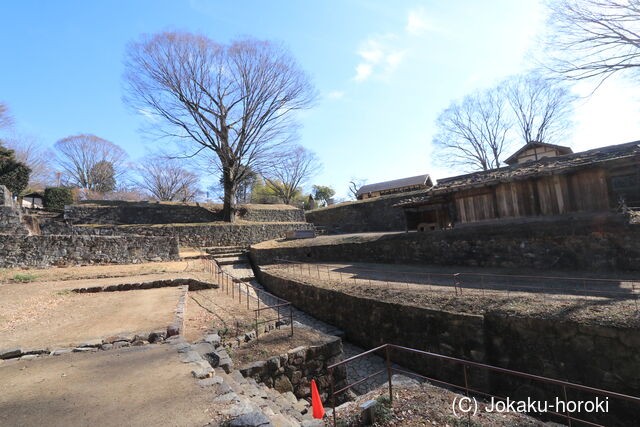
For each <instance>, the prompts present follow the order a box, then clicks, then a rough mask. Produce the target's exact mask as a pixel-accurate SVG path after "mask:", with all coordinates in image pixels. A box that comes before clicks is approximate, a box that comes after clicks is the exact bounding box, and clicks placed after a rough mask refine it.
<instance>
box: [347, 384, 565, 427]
mask: <svg viewBox="0 0 640 427" xmlns="http://www.w3.org/2000/svg"><path fill="white" fill-rule="evenodd" d="M462 396H463V395H462V394H459V393H454V392H452V391H450V390H447V389H444V388H440V387H436V386H432V385H429V384H421V385H417V386H394V387H393V404H392V405H391V404H390V403H389V394H388V389H387V388H386V386H383V387H380V388H378V389H376V390H373V391H371V392H369V393H367V394H365V395H362V396H359V397H358V399H357V400H356V401H355V402H354V403H353V404H350V405H349V406H348V407H347V408H346V409H343V410H340V411H338V413H337V416H338V419H339V421H338V425H341V426H359V425H362V424H361V423H359V422H358V416H359V414H360V411H359V408H358V406H359V405H360V404H362V403H364V402H366V401H367V400H373V399H375V400H378V409H377V411H376V415H377V422H376V423H375V424H374V426H379V427H382V426H385V427H386V426H447V427H462V426H464V427H480V426H487V427H489V426H491V427H492V426H505V427H506V426H510V427H511V426H522V427H525V426H526V427H533V426H544V425H547V424H545V423H544V422H542V421H539V420H537V419H535V418H532V417H529V416H526V415H523V414H519V413H513V412H511V413H504V414H501V413H490V412H486V411H485V410H484V408H485V407H486V404H484V403H483V402H481V401H478V404H479V405H478V406H479V410H478V412H477V414H476V415H472V416H470V417H468V418H467V417H466V416H465V417H460V418H458V417H456V416H455V415H454V414H453V409H452V403H453V400H454V399H455V398H460V397H462ZM549 425H551V424H549ZM556 425H557V424H556Z"/></svg>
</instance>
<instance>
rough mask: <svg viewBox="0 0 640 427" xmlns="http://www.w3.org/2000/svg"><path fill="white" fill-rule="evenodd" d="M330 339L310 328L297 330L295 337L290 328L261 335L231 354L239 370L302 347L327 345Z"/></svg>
mask: <svg viewBox="0 0 640 427" xmlns="http://www.w3.org/2000/svg"><path fill="white" fill-rule="evenodd" d="M328 339H329V337H328V336H327V335H324V334H321V333H319V332H317V331H314V330H312V329H308V328H295V329H294V333H293V336H291V329H290V327H289V326H286V327H283V328H282V329H278V330H275V331H271V332H269V333H267V334H264V335H260V336H259V337H258V339H257V340H253V341H249V342H248V343H247V344H244V345H242V346H240V347H239V348H236V349H233V350H232V351H231V352H230V354H231V357H232V358H233V360H234V361H235V363H237V364H238V368H240V369H241V368H244V367H246V366H249V365H250V364H251V363H253V362H257V361H259V360H266V359H268V358H270V357H272V356H279V355H281V354H285V353H286V352H287V351H289V350H291V349H294V348H296V347H300V346H314V345H320V344H323V343H326V342H327V340H328Z"/></svg>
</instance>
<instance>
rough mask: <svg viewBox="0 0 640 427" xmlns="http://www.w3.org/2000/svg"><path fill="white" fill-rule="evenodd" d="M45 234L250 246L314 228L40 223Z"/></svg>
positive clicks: (275, 224)
mask: <svg viewBox="0 0 640 427" xmlns="http://www.w3.org/2000/svg"><path fill="white" fill-rule="evenodd" d="M40 229H41V230H42V233H43V234H53V233H56V234H58V233H60V234H75V235H97V236H121V235H122V236H128V235H138V236H150V237H151V236H153V237H158V236H162V237H175V238H176V239H177V240H178V242H179V244H180V245H182V246H192V247H204V246H235V245H242V246H248V245H252V244H254V243H258V242H262V241H265V240H272V239H278V238H283V237H284V236H285V234H286V233H287V231H291V230H312V229H313V225H312V224H308V223H305V222H301V223H297V222H283V223H279V222H263V223H234V224H230V223H209V224H188V225H186V224H185V225H153V226H151V225H148V226H145V225H131V226H73V225H69V224H65V223H62V222H59V221H47V222H46V223H45V224H40Z"/></svg>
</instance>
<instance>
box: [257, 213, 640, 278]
mask: <svg viewBox="0 0 640 427" xmlns="http://www.w3.org/2000/svg"><path fill="white" fill-rule="evenodd" d="M607 221H609V220H608V219H606V218H593V219H592V220H590V221H589V222H588V223H580V222H578V221H564V222H554V223H535V224H511V225H508V226H507V225H502V226H500V227H477V228H468V229H467V228H461V229H453V230H446V231H433V232H427V233H417V232H412V233H396V234H388V235H381V236H378V237H372V238H367V239H364V240H363V239H359V240H358V241H357V242H354V241H351V242H350V241H348V240H345V241H344V242H341V241H337V242H336V243H326V244H323V243H320V241H319V242H318V243H317V244H316V243H314V241H313V240H311V241H309V242H310V243H309V244H308V245H306V246H298V247H285V246H279V247H275V248H269V249H262V248H260V247H258V248H252V256H253V258H254V260H255V261H256V262H257V263H258V264H269V263H272V262H273V261H274V260H275V259H276V258H284V259H292V260H299V261H315V262H331V261H334V262H382V263H389V264H424V265H444V266H467V267H490V268H511V269H522V268H525V269H543V270H549V269H551V270H580V271H599V272H600V271H617V272H621V271H640V224H628V223H626V224H623V223H620V222H616V221H615V220H610V221H609V222H607Z"/></svg>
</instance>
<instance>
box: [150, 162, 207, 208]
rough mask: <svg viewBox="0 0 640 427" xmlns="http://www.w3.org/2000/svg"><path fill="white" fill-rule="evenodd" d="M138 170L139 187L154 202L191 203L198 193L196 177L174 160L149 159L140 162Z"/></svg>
mask: <svg viewBox="0 0 640 427" xmlns="http://www.w3.org/2000/svg"><path fill="white" fill-rule="evenodd" d="M138 170H139V173H140V180H139V181H138V184H139V186H140V187H141V188H143V189H144V190H145V191H147V192H149V194H150V195H151V196H152V197H153V198H154V199H156V200H160V201H180V202H191V201H193V200H194V199H195V198H196V196H197V195H198V193H199V192H200V190H199V188H198V184H199V179H198V176H197V175H196V174H194V173H193V172H190V171H188V170H186V169H185V168H183V167H182V166H181V165H180V162H179V161H178V160H176V159H169V158H166V157H149V158H146V159H144V160H143V161H142V162H140V166H139V167H138Z"/></svg>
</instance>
